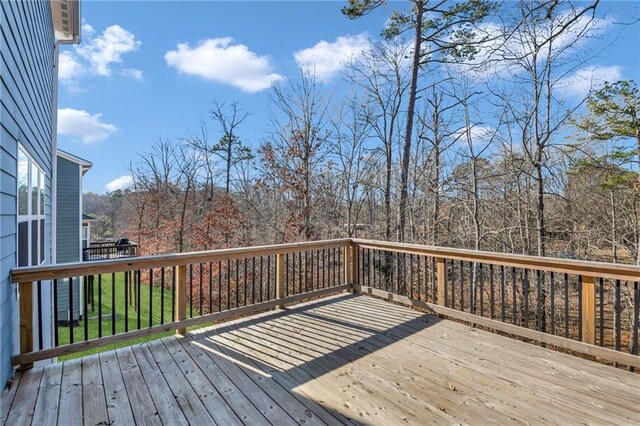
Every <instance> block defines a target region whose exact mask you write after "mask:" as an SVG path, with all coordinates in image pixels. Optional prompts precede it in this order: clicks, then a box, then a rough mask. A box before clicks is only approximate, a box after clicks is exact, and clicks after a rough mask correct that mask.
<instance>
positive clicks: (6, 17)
mask: <svg viewBox="0 0 640 426" xmlns="http://www.w3.org/2000/svg"><path fill="white" fill-rule="evenodd" d="M54 44H55V40H54V36H53V25H52V18H51V8H50V4H49V1H42V0H39V1H8V0H0V387H4V384H5V383H6V382H7V380H8V378H9V377H10V374H11V371H12V365H11V356H12V354H14V353H16V352H17V351H18V350H19V347H18V344H17V342H18V338H17V336H18V303H17V299H16V291H15V286H14V285H13V284H11V283H10V282H9V272H10V270H11V269H12V268H13V267H15V266H16V249H17V247H16V220H17V217H16V208H17V207H16V202H17V200H16V185H17V183H16V175H17V149H18V143H20V144H21V145H22V146H23V147H24V148H25V149H26V150H27V151H28V153H29V155H30V156H31V157H32V158H33V159H34V160H35V161H36V162H37V163H38V165H39V166H40V167H41V168H42V170H43V172H44V173H45V175H46V179H45V259H46V262H47V263H50V261H51V176H52V137H51V136H52V125H53V119H54V112H53V110H52V99H53V93H52V87H53V85H52V84H53V78H54V72H53V64H54V53H55V52H54ZM46 334H47V333H45V335H46Z"/></svg>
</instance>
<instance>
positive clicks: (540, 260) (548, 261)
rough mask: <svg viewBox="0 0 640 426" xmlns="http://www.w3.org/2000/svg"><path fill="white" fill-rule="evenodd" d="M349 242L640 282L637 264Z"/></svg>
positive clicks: (385, 243) (474, 260) (374, 247)
mask: <svg viewBox="0 0 640 426" xmlns="http://www.w3.org/2000/svg"><path fill="white" fill-rule="evenodd" d="M352 242H353V243H354V244H355V245H356V246H358V247H360V248H365V249H367V248H368V249H374V250H385V251H392V252H400V253H406V254H419V255H423V256H432V257H435V258H444V259H455V260H463V261H467V262H479V263H486V264H493V265H504V266H512V267H516V268H525V269H533V270H540V271H550V272H561V273H568V274H574V275H584V276H591V277H598V278H610V279H617V280H628V281H640V266H635V265H624V264H618V263H606V262H590V261H585V260H572V259H558V258H553V257H538V256H527V255H521V254H510V253H497V252H489V251H476V250H465V249H456V248H449V247H437V246H423V245H418V244H407V243H395V242H387V241H376V240H364V239H359V238H354V239H352Z"/></svg>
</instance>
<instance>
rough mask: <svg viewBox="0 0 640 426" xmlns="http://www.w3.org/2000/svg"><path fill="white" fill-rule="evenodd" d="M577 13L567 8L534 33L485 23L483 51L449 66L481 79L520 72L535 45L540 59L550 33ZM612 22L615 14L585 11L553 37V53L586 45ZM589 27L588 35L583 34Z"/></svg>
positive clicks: (480, 32)
mask: <svg viewBox="0 0 640 426" xmlns="http://www.w3.org/2000/svg"><path fill="white" fill-rule="evenodd" d="M574 14H575V10H567V11H565V12H563V13H562V14H560V15H559V16H558V17H557V18H556V20H555V21H552V20H547V21H545V23H546V24H547V25H542V24H540V25H539V27H538V28H536V34H535V37H534V36H532V33H531V29H530V28H528V27H523V28H521V29H519V30H517V31H514V32H510V31H509V30H508V29H506V28H503V27H501V26H500V25H498V24H496V23H492V22H486V23H483V24H481V25H479V26H478V28H477V33H478V34H477V37H478V38H481V37H484V38H486V40H487V42H485V43H483V44H480V45H479V48H480V51H479V53H478V54H476V55H475V59H474V60H473V61H472V63H471V64H462V65H450V68H451V69H452V70H455V71H457V72H458V73H461V74H464V75H466V76H468V77H470V78H472V79H474V80H479V81H483V80H484V81H486V80H488V79H490V78H492V77H499V76H502V77H505V76H513V75H518V74H521V73H522V72H523V67H522V65H521V63H522V61H523V60H526V61H527V62H529V61H530V59H531V56H530V55H531V54H532V52H533V50H534V45H538V47H539V51H538V55H537V60H538V62H539V63H541V62H542V61H544V60H545V59H546V58H547V55H548V54H549V50H548V47H549V45H548V39H549V37H550V35H551V34H557V32H558V31H559V26H560V23H562V22H567V21H569V20H571V18H572V17H573V16H574ZM613 24H614V19H612V18H602V19H596V20H592V19H591V15H589V14H587V15H583V16H581V17H579V18H577V19H576V20H575V21H573V22H572V23H571V24H570V25H569V26H568V27H567V28H566V29H565V30H564V31H563V32H561V33H560V34H559V35H557V36H556V37H555V38H554V39H553V45H552V49H551V50H552V51H551V54H552V55H553V56H554V57H555V58H559V57H563V58H566V57H568V56H570V55H572V54H576V52H577V50H578V49H581V48H586V45H587V44H588V43H589V41H591V40H592V39H593V38H594V37H597V36H599V35H601V34H603V33H604V32H605V31H607V29H609V28H610V27H611V26H612V25H613ZM586 29H588V33H589V36H584V33H585V31H586ZM505 34H509V35H510V36H509V38H506V37H505ZM534 41H535V43H534Z"/></svg>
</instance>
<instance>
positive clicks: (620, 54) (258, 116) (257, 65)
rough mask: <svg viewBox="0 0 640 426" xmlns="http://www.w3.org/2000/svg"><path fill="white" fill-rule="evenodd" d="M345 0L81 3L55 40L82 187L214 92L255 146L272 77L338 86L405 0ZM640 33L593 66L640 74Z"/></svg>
mask: <svg viewBox="0 0 640 426" xmlns="http://www.w3.org/2000/svg"><path fill="white" fill-rule="evenodd" d="M345 3H346V2H339V1H324V2H311V1H296V2H282V1H281V2H268V1H262V2H244V1H236V2H216V1H207V2H184V1H183V2H167V1H163V2H149V1H136V2H127V1H119V2H98V1H83V2H82V19H83V22H84V24H85V25H84V31H83V35H82V43H81V44H80V46H77V47H74V46H65V47H63V48H62V58H61V66H60V73H61V78H60V92H59V108H60V117H59V139H58V145H59V147H60V148H62V149H65V150H67V151H70V152H72V153H74V154H76V155H78V156H80V157H83V158H86V159H87V160H89V161H92V162H93V163H94V166H93V169H92V170H91V171H90V172H89V173H87V175H86V176H85V178H84V189H85V191H92V192H98V193H103V192H105V186H106V185H108V184H109V183H110V182H113V181H115V182H116V183H112V184H111V185H110V186H109V188H115V187H118V184H117V183H118V182H120V183H123V182H126V180H127V179H126V178H122V177H123V176H127V175H128V172H127V165H128V163H129V162H130V161H136V157H137V154H139V153H144V152H146V151H148V150H149V148H150V146H151V145H152V144H153V143H154V142H155V141H156V140H158V139H159V138H168V139H172V140H177V139H179V138H181V137H185V136H188V135H189V134H190V133H194V132H196V131H197V130H198V128H199V123H200V121H201V120H202V119H204V118H206V116H207V111H208V110H209V109H210V105H211V101H212V100H213V99H217V100H218V101H220V102H227V103H229V102H232V101H234V100H237V101H238V102H239V104H240V105H241V107H243V108H244V109H245V110H247V111H250V112H251V113H252V116H251V117H250V118H249V119H248V120H247V121H246V122H245V124H244V125H243V130H242V131H241V136H242V137H243V139H244V140H245V142H246V143H248V144H249V145H252V146H257V144H259V142H260V140H261V137H262V135H263V134H264V132H265V131H266V130H267V129H268V120H267V94H268V91H269V88H268V86H269V84H270V81H272V80H282V79H284V78H286V76H288V75H295V74H296V73H297V72H299V68H298V62H304V63H311V62H314V63H317V64H319V65H317V66H318V68H321V69H322V70H323V72H324V74H325V76H326V77H327V84H328V85H331V84H335V83H336V82H337V81H338V80H339V71H340V66H341V65H342V64H343V63H344V60H340V59H339V58H345V52H346V53H353V52H357V51H358V49H361V48H362V46H363V44H364V43H365V38H366V37H367V36H370V37H373V38H378V37H379V33H380V30H381V29H382V27H383V26H384V23H385V21H386V18H387V17H388V15H389V13H390V11H391V10H392V9H393V8H398V7H403V6H404V5H405V3H404V2H395V3H394V2H392V3H391V5H390V7H387V8H383V9H381V10H379V11H376V12H375V13H373V14H371V15H369V16H366V17H365V18H362V19H359V20H354V21H351V20H349V19H347V18H345V17H344V16H342V15H341V13H340V8H341V7H342V6H343V5H344V4H345ZM598 14H599V15H601V16H604V15H606V16H609V17H613V18H614V20H615V21H620V20H623V21H625V22H631V21H632V19H633V18H632V17H634V16H635V17H638V16H640V8H639V6H638V2H635V1H619V2H613V1H604V4H602V7H601V8H600V10H599V12H598ZM639 31H640V26H639V25H638V24H637V23H636V24H634V25H615V24H614V25H611V26H610V27H609V28H608V29H607V30H606V32H605V33H604V34H603V35H602V37H601V38H600V39H599V40H594V41H592V42H591V43H593V46H594V49H593V51H597V50H598V49H599V48H601V47H602V46H605V45H607V44H609V43H611V45H610V46H609V47H608V48H607V49H606V51H605V52H604V53H602V54H600V55H598V56H597V57H595V58H593V59H592V60H591V64H590V65H591V66H592V67H595V68H597V69H602V70H603V71H602V72H604V73H605V75H616V76H619V77H622V78H633V79H636V80H637V81H638V80H640V71H639V70H640V59H639V58H640V55H639V53H638V46H639V44H640V33H639ZM321 41H324V43H320V42H321ZM319 43H320V44H319ZM179 45H181V46H179ZM305 49H307V50H305ZM296 52H297V56H296ZM296 59H297V60H296ZM305 61H306V62H305ZM209 64H215V66H209ZM587 65H589V64H587ZM210 124H211V123H210ZM210 129H211V130H214V129H215V126H213V125H211V126H210ZM119 178H120V179H119ZM118 179H119V180H118Z"/></svg>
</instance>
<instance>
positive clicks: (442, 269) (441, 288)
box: [436, 257, 447, 306]
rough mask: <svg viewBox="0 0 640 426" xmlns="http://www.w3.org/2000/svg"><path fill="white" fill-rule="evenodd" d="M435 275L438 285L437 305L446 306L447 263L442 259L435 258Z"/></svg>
mask: <svg viewBox="0 0 640 426" xmlns="http://www.w3.org/2000/svg"><path fill="white" fill-rule="evenodd" d="M436 275H437V277H436V279H437V285H438V305H440V306H447V295H446V293H447V262H446V259H445V258H444V257H438V258H436Z"/></svg>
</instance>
